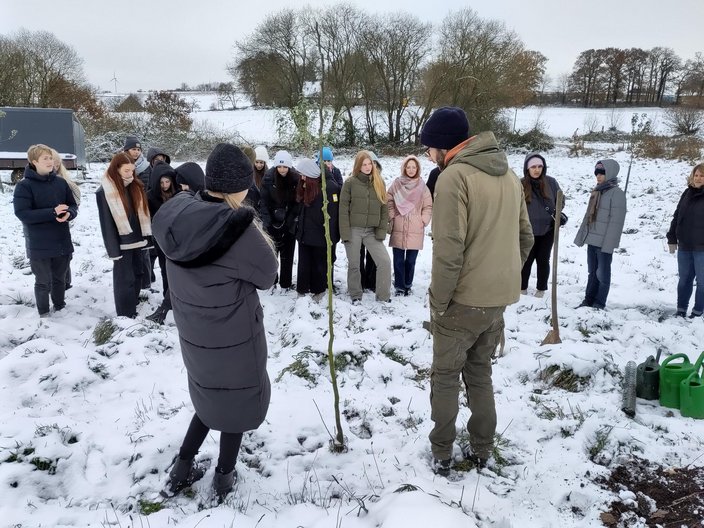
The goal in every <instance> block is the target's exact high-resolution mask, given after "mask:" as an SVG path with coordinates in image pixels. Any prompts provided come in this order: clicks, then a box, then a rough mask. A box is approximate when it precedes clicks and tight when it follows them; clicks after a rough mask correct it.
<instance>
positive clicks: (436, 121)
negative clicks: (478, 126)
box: [420, 106, 469, 150]
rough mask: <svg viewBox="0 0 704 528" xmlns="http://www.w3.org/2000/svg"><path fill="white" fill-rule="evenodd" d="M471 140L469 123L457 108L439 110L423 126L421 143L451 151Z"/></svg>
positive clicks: (450, 107)
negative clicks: (468, 139)
mask: <svg viewBox="0 0 704 528" xmlns="http://www.w3.org/2000/svg"><path fill="white" fill-rule="evenodd" d="M467 138H469V121H468V120H467V114H465V113H464V110H462V109H461V108H458V107H456V106H443V107H442V108H438V109H437V110H435V112H433V113H432V115H431V116H430V117H429V118H428V120H427V121H426V122H425V124H424V125H423V129H422V130H421V132H420V142H421V143H422V144H423V145H425V146H426V147H432V148H437V149H447V150H449V149H451V148H454V147H456V146H457V145H459V144H460V143H462V142H463V141H465V140H466V139H467Z"/></svg>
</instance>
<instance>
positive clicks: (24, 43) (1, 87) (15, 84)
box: [0, 29, 103, 117]
mask: <svg viewBox="0 0 704 528" xmlns="http://www.w3.org/2000/svg"><path fill="white" fill-rule="evenodd" d="M95 93H96V91H95V89H94V88H93V87H92V86H90V85H89V84H88V83H87V82H86V81H85V75H84V73H83V59H82V58H81V57H80V56H79V55H78V53H77V52H76V50H75V49H73V47H71V46H69V45H68V44H66V43H64V42H62V41H61V40H59V39H58V38H57V37H56V36H55V35H54V34H53V33H50V32H49V31H29V30H26V29H20V30H19V31H17V32H16V33H15V34H14V35H11V36H3V35H0V106H30V107H40V108H73V109H74V110H76V111H77V112H79V113H82V114H84V115H89V116H91V117H97V116H100V115H102V113H103V109H102V107H101V106H100V104H98V102H97V100H96V97H95Z"/></svg>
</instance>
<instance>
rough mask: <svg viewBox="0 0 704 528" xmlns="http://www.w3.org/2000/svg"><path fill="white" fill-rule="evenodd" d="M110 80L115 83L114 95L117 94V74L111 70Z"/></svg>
mask: <svg viewBox="0 0 704 528" xmlns="http://www.w3.org/2000/svg"><path fill="white" fill-rule="evenodd" d="M110 81H111V82H114V83H115V95H117V74H116V73H115V72H112V79H110Z"/></svg>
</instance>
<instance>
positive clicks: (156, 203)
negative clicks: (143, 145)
mask: <svg viewBox="0 0 704 528" xmlns="http://www.w3.org/2000/svg"><path fill="white" fill-rule="evenodd" d="M164 177H165V178H169V179H170V180H171V189H173V193H174V194H176V193H178V192H179V191H180V190H181V186H180V185H178V184H177V183H176V171H175V170H174V169H173V168H172V167H171V165H169V164H168V163H157V164H156V166H154V167H152V173H151V176H150V180H149V191H148V192H147V201H148V204H149V214H150V215H152V217H154V215H155V214H156V212H157V211H158V210H159V208H160V207H161V205H162V204H163V203H164V198H163V196H162V195H161V178H164Z"/></svg>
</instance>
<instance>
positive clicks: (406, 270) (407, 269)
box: [393, 248, 418, 290]
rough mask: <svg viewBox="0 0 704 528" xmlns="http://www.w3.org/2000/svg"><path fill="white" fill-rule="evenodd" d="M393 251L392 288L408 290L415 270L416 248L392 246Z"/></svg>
mask: <svg viewBox="0 0 704 528" xmlns="http://www.w3.org/2000/svg"><path fill="white" fill-rule="evenodd" d="M393 253H394V288H396V289H397V290H410V289H411V287H412V286H413V275H414V273H415V270H416V258H418V250H417V249H399V248H393Z"/></svg>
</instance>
